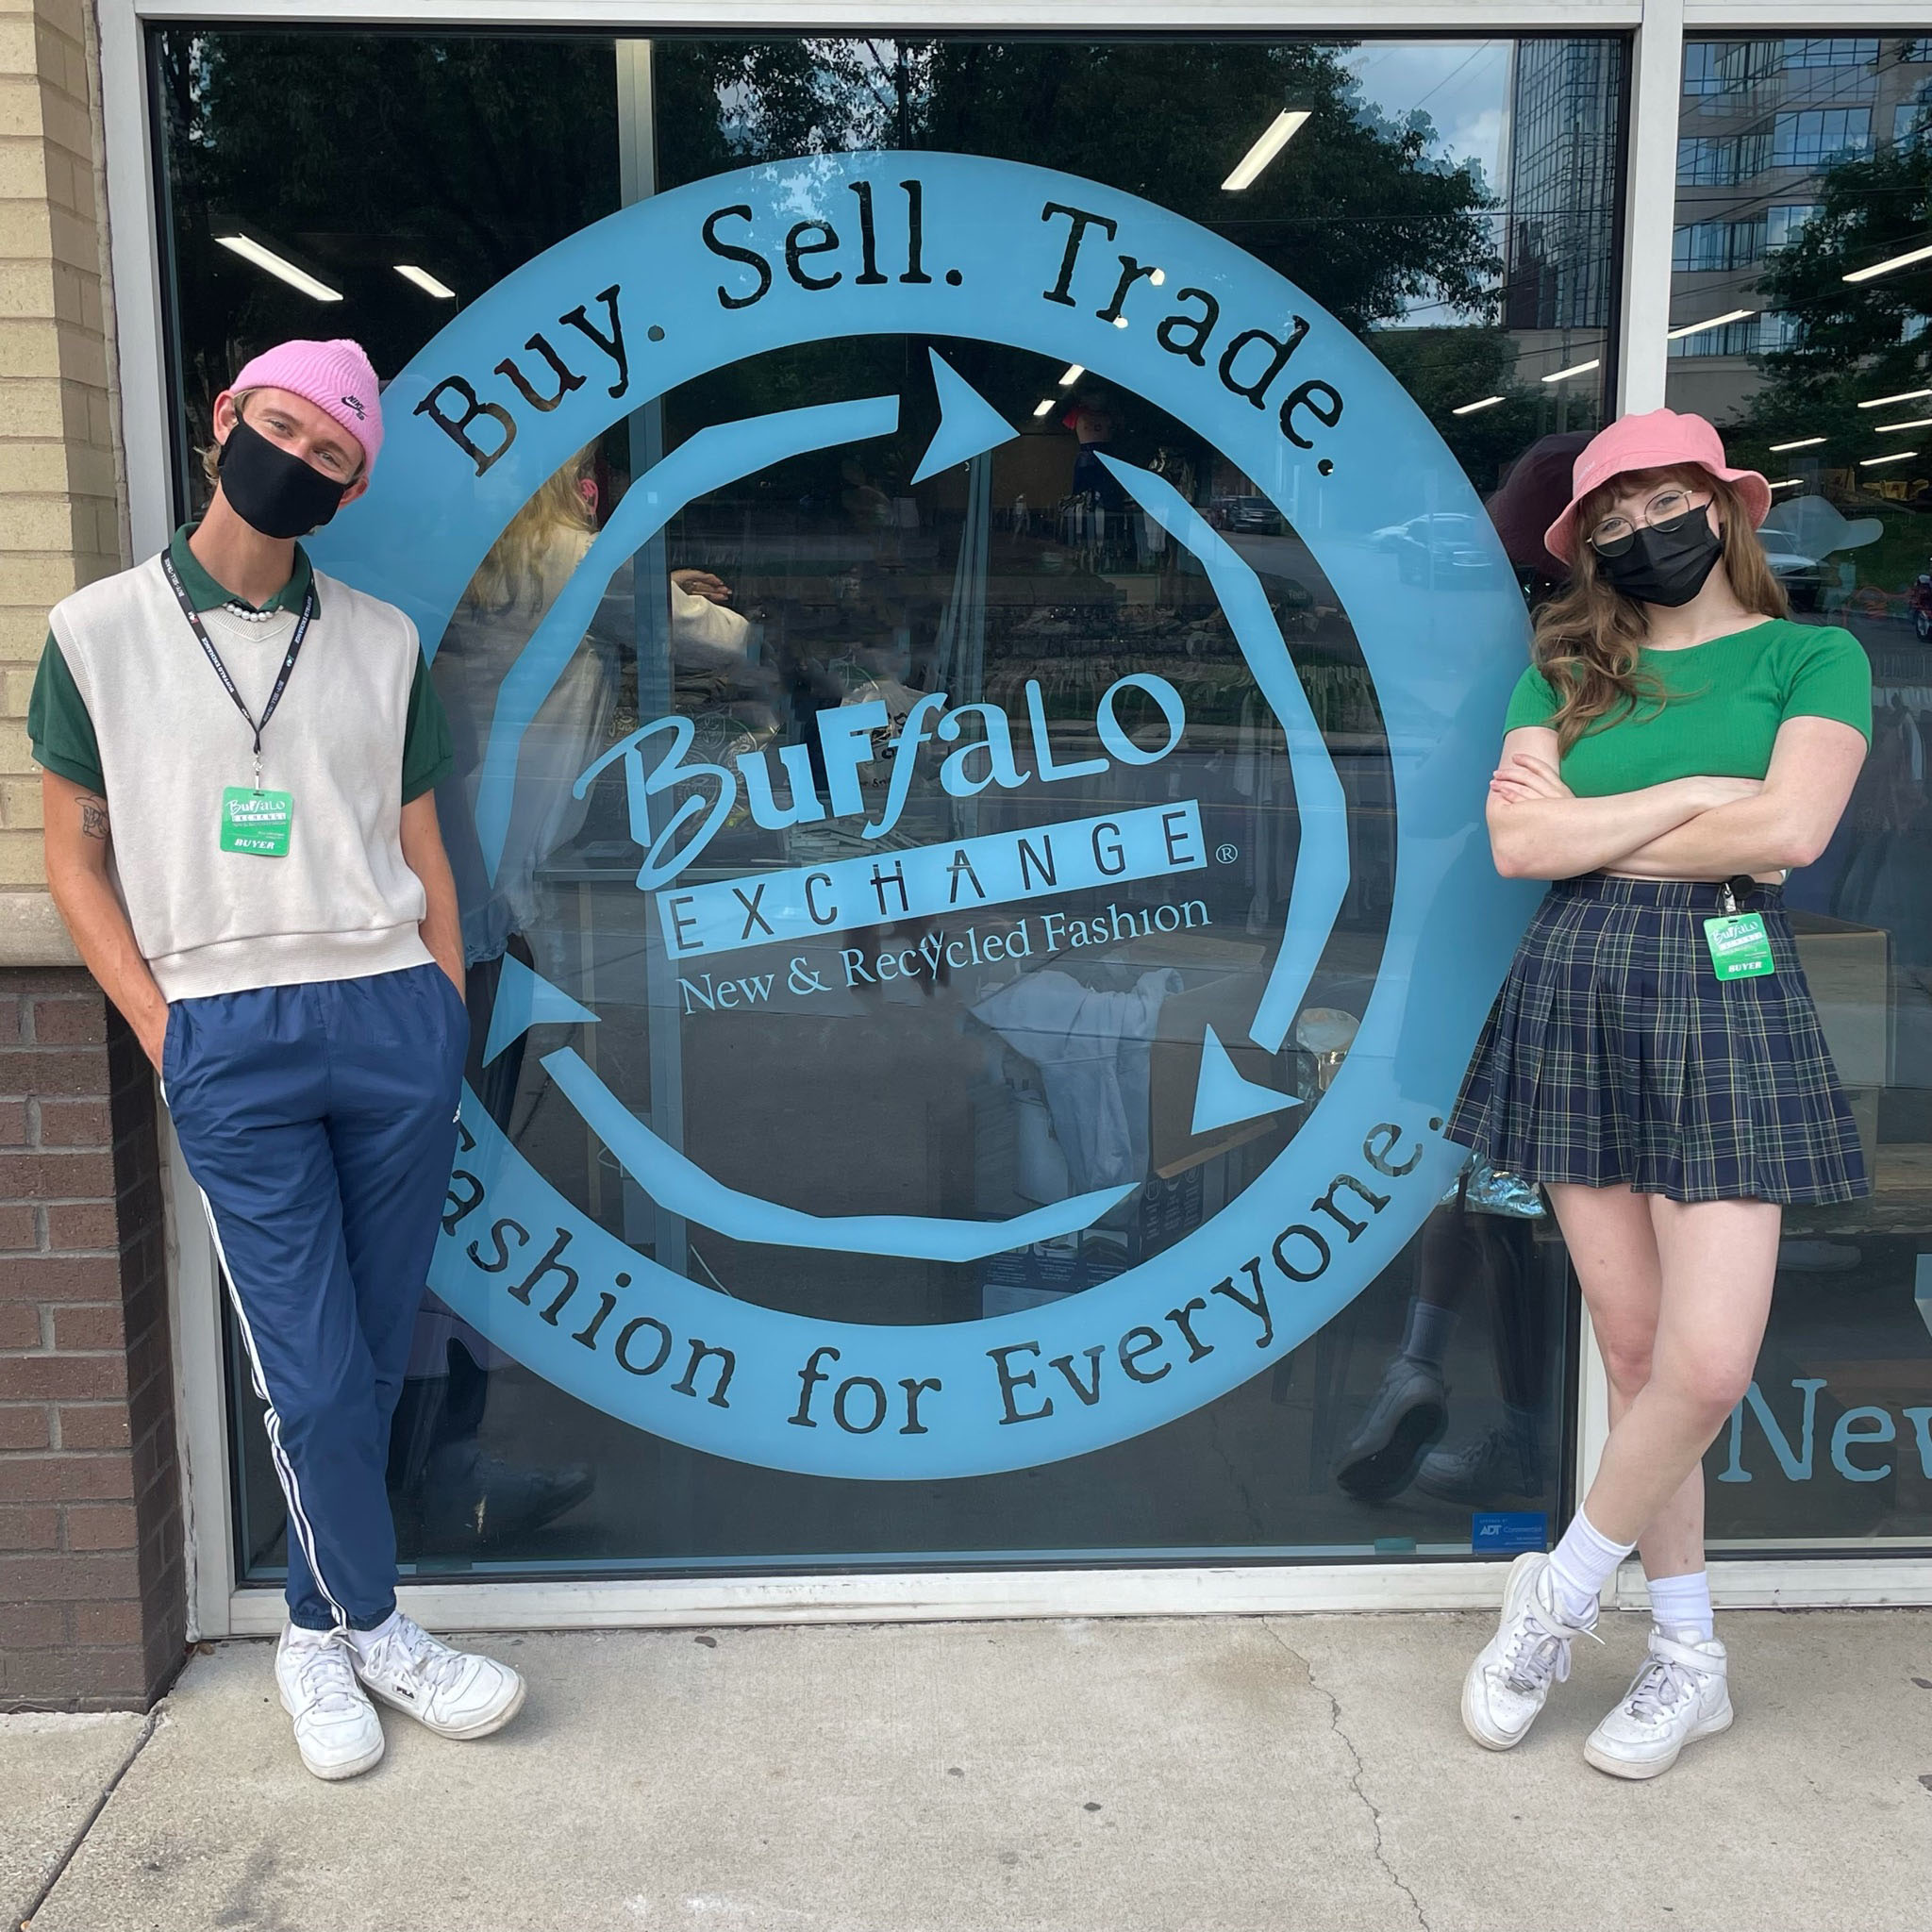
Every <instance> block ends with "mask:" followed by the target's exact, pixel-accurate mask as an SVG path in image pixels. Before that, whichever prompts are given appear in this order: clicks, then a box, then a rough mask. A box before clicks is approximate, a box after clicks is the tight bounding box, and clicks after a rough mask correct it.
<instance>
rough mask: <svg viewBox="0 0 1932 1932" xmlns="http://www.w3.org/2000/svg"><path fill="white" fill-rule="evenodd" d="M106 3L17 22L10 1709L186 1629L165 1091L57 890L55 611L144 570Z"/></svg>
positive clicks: (10, 656)
mask: <svg viewBox="0 0 1932 1932" xmlns="http://www.w3.org/2000/svg"><path fill="white" fill-rule="evenodd" d="M98 73H99V61H98V54H97V49H96V44H95V39H94V21H93V13H92V7H91V6H90V5H88V4H87V0H0V1709H4V1708H8V1707H16V1708H18V1707H42V1708H49V1707H51V1708H67V1709H75V1708H80V1709H101V1708H125V1707H130V1706H131V1707H142V1706H144V1705H146V1704H148V1703H150V1702H151V1701H152V1700H153V1699H154V1697H155V1696H157V1695H158V1693H159V1691H161V1690H162V1689H163V1688H164V1687H165V1686H166V1684H167V1682H168V1680H169V1679H170V1678H171V1677H172V1676H173V1674H174V1673H175V1668H176V1667H177V1665H178V1664H179V1661H180V1658H181V1655H182V1645H183V1641H184V1638H185V1629H186V1590H185V1582H184V1575H183V1570H184V1560H185V1559H184V1554H183V1546H182V1526H181V1481H180V1472H179V1469H178V1468H177V1466H176V1461H175V1422H174V1399H173V1391H174V1370H173V1363H172V1357H171V1354H170V1344H169V1334H168V1319H167V1308H168V1295H167V1273H166V1267H167V1264H166V1241H165V1233H164V1228H163V1223H162V1208H161V1188H160V1170H159V1156H158V1147H157V1140H156V1100H155V1087H154V1080H153V1076H152V1075H151V1074H150V1073H149V1070H148V1066H147V1062H146V1061H145V1059H144V1058H142V1055H141V1052H140V1050H139V1048H138V1047H137V1046H136V1045H135V1044H134V1041H133V1040H132V1039H131V1037H130V1036H129V1035H128V1033H127V1031H126V1029H125V1027H124V1026H123V1025H122V1024H121V1023H120V1021H119V1019H118V1017H116V1016H115V1015H113V1014H112V1013H110V1012H109V1010H108V1007H107V1003H106V1001H105V1000H104V999H103V998H102V995H101V992H100V991H99V989H98V988H97V987H96V986H95V985H94V984H93V982H92V979H90V978H89V977H88V975H87V974H85V973H84V972H82V971H80V970H79V969H78V967H77V966H76V965H75V963H74V953H73V949H72V947H71V946H70V945H69V943H68V941H67V937H66V934H65V933H64V931H63V930H62V929H61V927H60V924H59V921H58V918H56V917H55V915H54V912H53V908H52V906H51V904H50V902H49V900H48V898H47V895H46V892H45V891H44V888H43V886H42V866H41V841H40V830H39V826H40V781H39V777H38V774H36V773H35V772H34V769H33V765H32V762H31V759H30V758H29V756H28V751H27V742H26V732H25V723H24V721H25V714H26V703H27V694H28V692H29V691H30V690H31V688H32V682H33V671H34V665H35V662H36V661H37V659H38V658H39V656H40V649H41V643H42V639H43V638H44V637H45V635H46V613H47V607H48V606H49V605H50V604H52V603H54V602H55V601H56V600H57V599H58V598H59V597H61V596H64V595H65V594H66V593H67V592H68V591H72V590H74V589H75V588H76V587H77V586H78V585H80V584H83V583H87V582H90V581H91V580H92V579H93V578H95V577H97V576H101V575H105V574H106V573H108V572H109V571H114V570H118V569H120V568H121V567H122V565H123V564H124V563H125V561H126V555H125V549H126V546H125V535H124V532H125V489H124V488H123V487H122V477H121V475H120V460H119V458H118V456H117V450H116V435H117V425H118V417H117V400H116V397H115V393H114V382H113V373H114V363H113V343H112V329H111V316H110V313H109V305H108V301H107V299H106V293H105V291H106V289H107V286H108V283H107V275H106V270H105V244H106V216H105V213H104V207H105V202H104V196H103V192H102V179H101V163H100V155H101V140H100V93H99V81H98Z"/></svg>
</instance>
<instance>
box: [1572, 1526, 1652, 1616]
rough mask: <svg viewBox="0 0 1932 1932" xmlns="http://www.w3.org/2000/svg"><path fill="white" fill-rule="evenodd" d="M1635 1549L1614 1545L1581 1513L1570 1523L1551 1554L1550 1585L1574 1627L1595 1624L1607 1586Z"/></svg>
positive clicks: (1634, 1546) (1624, 1544)
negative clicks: (1599, 1599)
mask: <svg viewBox="0 0 1932 1932" xmlns="http://www.w3.org/2000/svg"><path fill="white" fill-rule="evenodd" d="M1636 1547H1637V1545H1636V1544H1635V1543H1613V1542H1611V1541H1610V1540H1609V1539H1608V1538H1607V1537H1606V1536H1605V1535H1604V1534H1603V1533H1602V1532H1601V1531H1600V1530H1599V1529H1598V1528H1597V1527H1596V1525H1595V1524H1592V1523H1591V1520H1590V1518H1589V1517H1587V1516H1586V1515H1585V1514H1584V1513H1583V1511H1582V1510H1581V1509H1579V1510H1578V1511H1577V1512H1576V1514H1575V1515H1574V1516H1573V1517H1572V1518H1571V1519H1570V1527H1569V1528H1568V1529H1566V1530H1565V1531H1564V1532H1563V1540H1562V1541H1561V1542H1559V1543H1558V1544H1557V1547H1556V1548H1555V1549H1554V1550H1553V1551H1552V1552H1551V1553H1550V1582H1551V1584H1552V1586H1553V1587H1554V1588H1555V1590H1556V1592H1557V1603H1558V1604H1559V1605H1561V1607H1562V1608H1563V1612H1564V1614H1565V1615H1566V1616H1567V1617H1568V1618H1569V1619H1570V1621H1571V1622H1572V1623H1573V1624H1590V1623H1592V1622H1593V1621H1594V1620H1595V1617H1596V1607H1597V1599H1598V1598H1599V1597H1601V1596H1602V1595H1603V1593H1604V1585H1605V1584H1607V1582H1608V1581H1609V1580H1610V1578H1611V1577H1612V1576H1613V1575H1615V1574H1616V1570H1617V1565H1618V1564H1619V1563H1621V1562H1622V1561H1623V1560H1624V1557H1627V1556H1628V1555H1629V1554H1630V1552H1631V1551H1632V1550H1634V1549H1635V1548H1636Z"/></svg>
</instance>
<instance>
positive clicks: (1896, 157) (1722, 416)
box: [1668, 37, 1932, 1550]
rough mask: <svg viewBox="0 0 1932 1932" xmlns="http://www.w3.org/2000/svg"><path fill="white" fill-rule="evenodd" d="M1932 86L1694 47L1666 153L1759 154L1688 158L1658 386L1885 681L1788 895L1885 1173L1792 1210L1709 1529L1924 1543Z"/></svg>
mask: <svg viewBox="0 0 1932 1932" xmlns="http://www.w3.org/2000/svg"><path fill="white" fill-rule="evenodd" d="M1719 75H1723V76H1733V77H1735V84H1733V83H1732V82H1731V81H1729V80H1727V81H1726V84H1725V85H1724V87H1723V88H1722V89H1719V88H1715V87H1713V85H1712V78H1713V76H1719ZM1928 87H1932V42H1925V41H1924V40H1906V39H1897V40H1892V39H1879V38H1872V37H1865V38H1857V39H1849V38H1838V39H1817V40H1790V39H1784V40H1769V41H1764V40H1757V41H1747V40H1729V41H1702V42H1691V43H1689V44H1687V46H1686V48H1685V64H1684V101H1683V123H1682V129H1681V132H1682V135H1683V141H1682V142H1681V143H1680V146H1681V148H1682V149H1700V150H1701V149H1703V148H1705V147H1707V146H1711V145H1715V144H1717V143H1719V142H1726V143H1729V144H1731V146H1732V147H1733V148H1735V149H1737V150H1739V151H1740V152H1741V151H1748V150H1749V149H1750V144H1751V143H1752V142H1758V143H1759V146H1760V148H1761V149H1762V150H1763V152H1762V155H1761V158H1760V160H1759V161H1758V163H1757V166H1756V167H1755V168H1754V169H1752V170H1749V171H1740V172H1736V173H1728V174H1727V173H1723V172H1712V173H1698V172H1694V171H1693V172H1690V173H1686V172H1683V171H1681V170H1680V173H1679V176H1678V195H1677V212H1676V223H1677V229H1676V249H1675V254H1674V266H1675V268H1676V270H1677V274H1676V275H1675V277H1674V283H1673V300H1672V316H1671V320H1672V335H1673V338H1674V340H1673V341H1672V344H1671V351H1672V355H1671V365H1670V372H1671V373H1670V381H1669V392H1668V399H1669V401H1670V403H1671V406H1672V407H1673V408H1678V409H1694V410H1697V411H1698V412H1699V413H1701V414H1703V415H1706V416H1708V417H1709V418H1710V419H1711V420H1712V421H1713V422H1714V423H1716V424H1717V425H1719V427H1720V428H1721V429H1722V430H1723V432H1724V439H1725V441H1726V444H1727V446H1728V448H1729V449H1730V451H1731V455H1732V460H1733V461H1735V462H1740V463H1747V464H1750V465H1753V466H1755V467H1756V468H1757V469H1760V470H1762V471H1763V472H1764V474H1765V475H1767V476H1768V477H1770V478H1771V480H1772V483H1773V487H1774V507H1773V509H1772V513H1771V517H1770V519H1769V521H1768V522H1767V523H1766V525H1765V529H1764V537H1765V541H1766V546H1767V548H1768V549H1769V551H1770V553H1771V558H1772V563H1773V566H1774V569H1775V570H1776V572H1777V574H1778V576H1779V578H1780V579H1781V581H1782V582H1783V584H1784V586H1785V589H1786V591H1787V592H1788V594H1789V595H1790V601H1791V606H1792V612H1793V615H1795V616H1796V617H1798V618H1799V619H1800V620H1801V621H1803V622H1808V623H1815V624H1832V625H1844V626H1846V627H1847V628H1849V629H1850V630H1851V631H1853V632H1854V633H1855V634H1856V635H1857V638H1858V639H1859V641H1861V642H1862V643H1863V644H1864V646H1865V649H1866V651H1867V653H1868V654H1869V655H1870V657H1871V659H1872V669H1873V675H1874V718H1873V727H1874V736H1873V746H1872V757H1871V758H1870V761H1869V762H1868V763H1867V765H1866V767H1865V772H1864V775H1863V776H1862V778H1861V779H1860V780H1859V784H1858V789H1857V793H1856V794H1855V796H1854V798H1853V801H1852V806H1851V808H1850V810H1849V811H1848V812H1847V813H1846V815H1845V819H1844V823H1843V824H1842V825H1841V826H1840V831H1839V834H1838V837H1837V838H1836V840H1834V841H1833V843H1832V845H1831V848H1830V850H1829V851H1828V852H1826V853H1825V855H1824V858H1822V859H1820V860H1819V862H1818V863H1817V864H1816V865H1813V866H1810V867H1808V868H1807V870H1806V871H1804V872H1802V873H1800V874H1795V875H1794V876H1793V878H1792V880H1791V883H1790V888H1789V897H1790V903H1791V905H1792V906H1793V907H1794V908H1798V909H1797V911H1796V913H1795V916H1794V923H1795V924H1797V926H1798V930H1799V949H1800V952H1801V953H1802V954H1803V956H1804V960H1805V969H1806V972H1807V976H1808V977H1809V979H1810V982H1811V986H1812V991H1814V993H1815V994H1816V995H1817V999H1818V1004H1819V1010H1820V1015H1821V1017H1822V1019H1823V1020H1824V1030H1825V1035H1826V1038H1827V1039H1828V1040H1829V1041H1830V1043H1831V1048H1832V1053H1833V1056H1834V1058H1836V1059H1837V1062H1838V1067H1839V1072H1840V1074H1841V1076H1842V1077H1843V1080H1844V1082H1845V1085H1846V1087H1847V1089H1848V1090H1849V1091H1850V1093H1851V1096H1852V1102H1853V1107H1854V1110H1855V1111H1856V1112H1857V1116H1858V1120H1859V1124H1860V1127H1861V1130H1862V1132H1863V1135H1864V1140H1865V1148H1866V1156H1867V1159H1868V1161H1869V1162H1870V1164H1871V1166H1872V1168H1873V1172H1874V1177H1875V1181H1876V1189H1875V1191H1874V1195H1873V1197H1872V1198H1871V1199H1870V1200H1869V1201H1865V1202H1859V1203H1857V1204H1855V1205H1853V1206H1851V1207H1847V1208H1810V1209H1804V1210H1799V1211H1796V1212H1793V1213H1790V1214H1789V1215H1788V1216H1787V1220H1786V1233H1785V1241H1784V1246H1783V1249H1782V1251H1781V1255H1780V1267H1779V1274H1778V1288H1777V1295H1776V1298H1775V1301H1774V1305H1773V1310H1772V1319H1771V1327H1770V1332H1769V1334H1768V1336H1767V1338H1766V1341H1765V1344H1764V1352H1763V1355H1762V1356H1761V1357H1760V1359H1759V1363H1758V1370H1757V1382H1756V1385H1755V1386H1754V1388H1753V1390H1752V1392H1751V1395H1750V1398H1749V1399H1748V1400H1747V1402H1746V1403H1745V1404H1744V1405H1743V1406H1742V1407H1740V1409H1739V1411H1738V1413H1737V1415H1736V1417H1735V1418H1734V1419H1733V1422H1732V1424H1731V1426H1730V1428H1729V1429H1728V1430H1727V1431H1726V1432H1725V1433H1724V1435H1723V1436H1721V1437H1720V1438H1719V1440H1718V1441H1717V1444H1716V1446H1715V1447H1714V1448H1713V1449H1712V1451H1711V1453H1710V1456H1709V1457H1708V1458H1707V1465H1706V1467H1707V1473H1708V1474H1709V1475H1711V1476H1712V1477H1713V1478H1715V1480H1714V1481H1713V1482H1712V1483H1711V1485H1710V1488H1709V1499H1710V1502H1709V1507H1710V1527H1711V1534H1712V1538H1713V1542H1714V1546H1716V1547H1720V1548H1722V1547H1725V1546H1728V1547H1730V1548H1733V1549H1737V1550H1748V1549H1757V1548H1764V1547H1774V1546H1777V1545H1799V1546H1814V1547H1821V1546H1822V1547H1827V1548H1829V1547H1836V1546H1839V1545H1841V1544H1842V1545H1847V1546H1852V1547H1861V1546H1870V1545H1874V1544H1881V1545H1882V1544H1894V1545H1896V1544H1913V1543H1917V1544H1924V1543H1925V1542H1926V1541H1932V1345H1928V1344H1932V1232H1928V1231H1932V865H1928V859H1932V842H1928V840H1932V816H1928V808H1927V803H1926V788H1925V758H1924V743H1923V741H1922V738H1921V731H1922V727H1924V726H1926V725H1927V722H1928V721H1927V711H1928V708H1932V514H1928V513H1932V373H1928V371H1932V362H1928V358H1927V353H1926V350H1927V345H1926V342H1925V340H1924V330H1925V318H1926V313H1927V311H1928V309H1932V260H1928V259H1926V256H1927V255H1928V252H1932V251H1928V250H1927V247H1926V242H1927V236H1926V232H1925V226H1924V210H1925V207H1926V200H1927V192H1928V190H1932V150H1928V149H1927V148H1926V146H1925V145H1924V142H1923V141H1922V140H1921V139H1920V133H1921V127H1922V116H1923V113H1924V108H1923V106H1922V103H1923V101H1924V99H1925V98H1927V97H1928V94H1927V90H1928ZM1720 125H1721V127H1722V130H1723V131H1722V133H1719V132H1718V131H1717V128H1718V127H1719V126H1720Z"/></svg>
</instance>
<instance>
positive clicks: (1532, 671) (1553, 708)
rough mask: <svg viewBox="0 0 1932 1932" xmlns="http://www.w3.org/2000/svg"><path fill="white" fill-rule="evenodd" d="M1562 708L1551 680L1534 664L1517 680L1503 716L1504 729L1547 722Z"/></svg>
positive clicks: (1509, 729)
mask: <svg viewBox="0 0 1932 1932" xmlns="http://www.w3.org/2000/svg"><path fill="white" fill-rule="evenodd" d="M1561 708H1562V706H1561V705H1560V704H1559V703H1558V701H1557V693H1556V692H1555V691H1552V690H1551V689H1550V685H1549V680H1548V679H1547V678H1546V677H1544V675H1542V673H1541V671H1539V670H1538V669H1537V668H1536V666H1535V665H1534V664H1532V665H1531V666H1530V667H1529V669H1528V670H1527V671H1525V672H1524V674H1523V675H1522V676H1521V677H1519V678H1518V679H1517V680H1516V689H1515V690H1514V691H1512V692H1511V693H1510V694H1509V708H1508V710H1507V712H1506V713H1505V714H1504V717H1503V729H1504V731H1505V732H1506V733H1507V732H1510V731H1521V730H1523V729H1524V727H1525V726H1526V725H1530V724H1548V723H1549V722H1550V720H1551V719H1552V718H1554V717H1555V716H1556V715H1557V712H1558V711H1559V710H1560V709H1561Z"/></svg>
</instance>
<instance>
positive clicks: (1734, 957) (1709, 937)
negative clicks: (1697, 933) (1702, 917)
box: [1704, 912, 1777, 979]
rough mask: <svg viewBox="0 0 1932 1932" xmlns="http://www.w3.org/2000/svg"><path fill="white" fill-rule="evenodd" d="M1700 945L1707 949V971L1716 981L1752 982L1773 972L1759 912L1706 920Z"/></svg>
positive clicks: (1768, 946)
mask: <svg viewBox="0 0 1932 1932" xmlns="http://www.w3.org/2000/svg"><path fill="white" fill-rule="evenodd" d="M1704 943H1705V944H1706V945H1707V946H1708V947H1709V948H1710V970H1711V971H1712V972H1713V973H1715V974H1717V976H1718V977H1719V978H1720V979H1753V978H1756V977H1757V975H1758V974H1763V973H1775V972H1776V971H1777V965H1776V962H1775V961H1774V959H1773V958H1772V957H1771V941H1770V939H1769V938H1768V937H1767V936H1766V934H1765V930H1764V915H1763V913H1761V912H1735V913H1732V914H1730V915H1729V916H1728V917H1720V918H1717V919H1707V920H1706V921H1705V922H1704Z"/></svg>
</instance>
